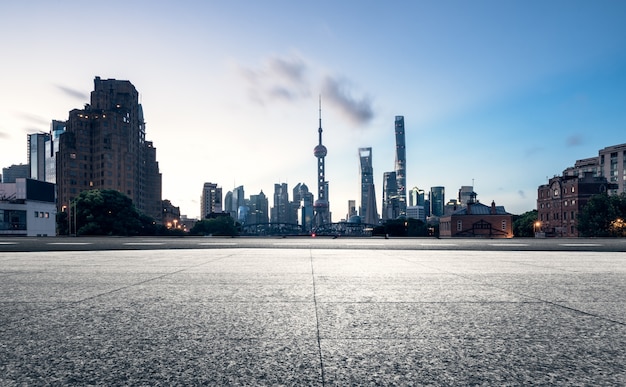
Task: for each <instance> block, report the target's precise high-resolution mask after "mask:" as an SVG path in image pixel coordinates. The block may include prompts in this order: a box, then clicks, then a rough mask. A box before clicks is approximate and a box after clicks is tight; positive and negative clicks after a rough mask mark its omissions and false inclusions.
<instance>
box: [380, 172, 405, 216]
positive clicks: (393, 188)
mask: <svg viewBox="0 0 626 387" xmlns="http://www.w3.org/2000/svg"><path fill="white" fill-rule="evenodd" d="M405 212H406V211H405ZM399 216H400V200H399V197H398V186H397V179H396V173H395V172H385V173H383V206H382V214H381V218H382V219H383V220H389V219H396V218H398V217H399Z"/></svg>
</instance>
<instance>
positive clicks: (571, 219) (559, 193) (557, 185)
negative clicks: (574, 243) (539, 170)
mask: <svg viewBox="0 0 626 387" xmlns="http://www.w3.org/2000/svg"><path fill="white" fill-rule="evenodd" d="M594 174H595V172H592V171H588V172H583V173H582V176H581V177H579V176H578V175H574V176H571V175H564V176H555V177H553V178H552V179H550V180H549V182H548V184H544V185H541V186H539V188H538V191H537V216H538V219H537V220H538V222H539V224H538V225H537V227H536V232H542V233H545V235H546V236H555V237H578V227H577V226H578V224H577V219H578V214H579V213H580V211H581V210H582V208H583V207H584V206H585V204H587V201H588V200H589V198H591V197H592V196H593V195H597V194H600V193H607V192H608V191H609V190H615V189H617V184H609V182H608V181H607V179H606V178H605V177H601V176H594Z"/></svg>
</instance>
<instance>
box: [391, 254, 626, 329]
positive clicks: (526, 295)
mask: <svg viewBox="0 0 626 387" xmlns="http://www.w3.org/2000/svg"><path fill="white" fill-rule="evenodd" d="M400 259H402V260H405V261H407V262H411V261H410V260H408V259H406V258H400ZM417 264H418V265H420V266H424V267H428V268H430V269H435V270H439V271H441V272H442V273H446V274H452V275H455V276H457V277H460V278H463V279H467V280H470V281H472V282H474V283H477V284H480V285H483V286H488V287H491V288H494V289H498V290H503V291H505V292H508V293H513V294H516V295H518V296H523V297H526V298H529V299H532V300H537V301H539V302H541V303H544V304H547V305H552V306H555V307H557V308H560V309H565V310H569V311H572V312H575V313H579V314H582V315H585V316H590V317H594V318H597V319H600V320H604V321H608V322H610V323H613V324H617V325H621V326H626V323H624V322H622V321H619V320H616V319H613V318H609V317H604V316H600V315H598V314H594V313H590V312H585V311H584V310H580V309H576V308H572V307H570V306H567V305H563V304H560V303H559V302H556V301H549V300H544V299H542V298H539V297H535V296H532V295H528V294H524V293H522V292H518V291H515V290H511V289H506V288H504V287H501V286H496V285H493V284H490V283H487V282H484V281H480V280H477V279H475V278H472V277H469V276H464V275H462V274H459V273H454V272H451V271H446V270H441V269H437V268H436V267H430V266H428V265H425V264H423V263H417ZM563 302H567V301H563Z"/></svg>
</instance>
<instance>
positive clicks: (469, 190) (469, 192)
mask: <svg viewBox="0 0 626 387" xmlns="http://www.w3.org/2000/svg"><path fill="white" fill-rule="evenodd" d="M475 197H476V194H475V193H474V186H472V185H462V186H461V188H459V198H458V199H459V204H460V205H461V206H466V205H467V203H469V202H470V201H471V200H472V198H475Z"/></svg>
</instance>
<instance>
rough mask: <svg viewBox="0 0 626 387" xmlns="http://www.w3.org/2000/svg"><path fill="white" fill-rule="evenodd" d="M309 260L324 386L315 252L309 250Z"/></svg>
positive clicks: (324, 377)
mask: <svg viewBox="0 0 626 387" xmlns="http://www.w3.org/2000/svg"><path fill="white" fill-rule="evenodd" d="M309 259H310V262H311V279H312V282H313V307H314V308H315V329H316V331H317V332H316V333H317V351H318V353H319V356H320V371H321V374H322V375H321V376H322V386H325V385H326V376H325V374H324V359H323V356H322V337H321V335H320V318H319V313H318V308H317V291H316V287H315V286H316V284H315V267H314V265H313V250H311V249H309Z"/></svg>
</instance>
